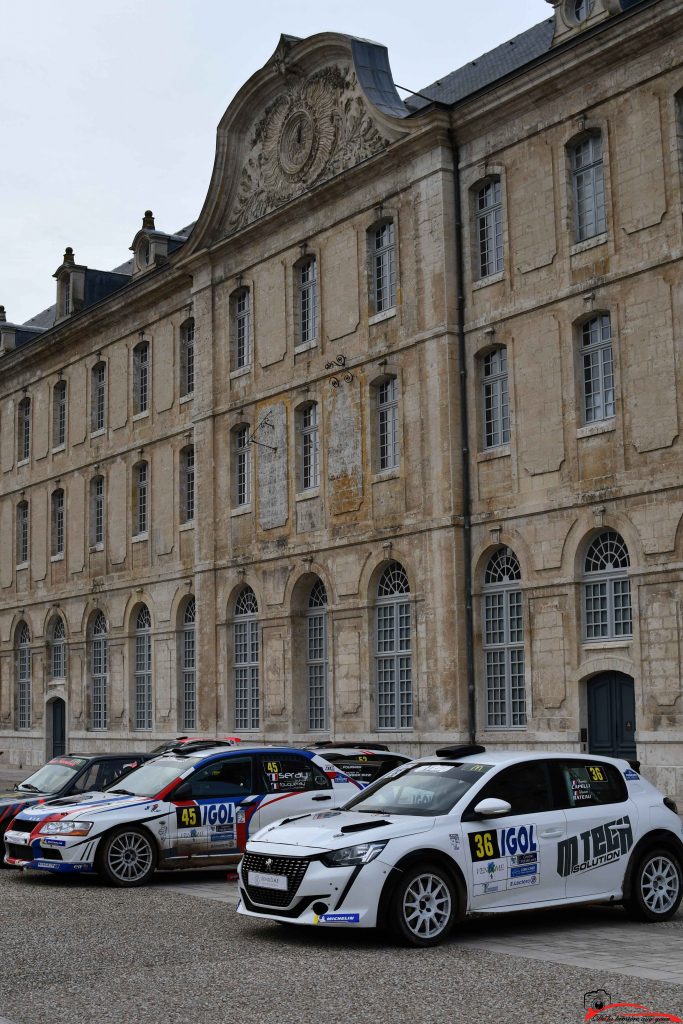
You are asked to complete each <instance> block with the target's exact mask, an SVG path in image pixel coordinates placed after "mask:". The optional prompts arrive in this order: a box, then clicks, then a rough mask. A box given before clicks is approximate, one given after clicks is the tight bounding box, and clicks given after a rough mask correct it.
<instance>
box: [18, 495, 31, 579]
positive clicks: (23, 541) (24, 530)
mask: <svg viewBox="0 0 683 1024" xmlns="http://www.w3.org/2000/svg"><path fill="white" fill-rule="evenodd" d="M28 522H29V518H28V502H27V501H20V502H19V504H18V505H17V563H18V564H19V565H23V564H24V563H25V562H28V555H29V550H28Z"/></svg>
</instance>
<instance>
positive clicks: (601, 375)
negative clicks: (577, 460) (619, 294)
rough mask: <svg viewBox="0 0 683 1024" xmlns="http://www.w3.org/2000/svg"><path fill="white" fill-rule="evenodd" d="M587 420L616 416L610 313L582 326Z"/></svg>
mask: <svg viewBox="0 0 683 1024" xmlns="http://www.w3.org/2000/svg"><path fill="white" fill-rule="evenodd" d="M581 349H582V360H583V411H584V422H585V423H596V422H598V421H599V420H606V419H611V418H612V417H613V416H614V411H615V404H614V362H613V358H612V327H611V322H610V317H609V314H608V313H603V314H601V315H600V316H595V317H593V318H592V319H591V320H587V321H586V323H585V324H584V325H583V327H582V329H581Z"/></svg>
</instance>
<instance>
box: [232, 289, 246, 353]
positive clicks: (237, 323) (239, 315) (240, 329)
mask: <svg viewBox="0 0 683 1024" xmlns="http://www.w3.org/2000/svg"><path fill="white" fill-rule="evenodd" d="M230 312H231V327H232V367H231V369H233V370H243V369H245V368H246V367H247V366H251V292H250V291H249V289H248V288H238V289H237V291H235V292H233V293H232V295H231V296H230Z"/></svg>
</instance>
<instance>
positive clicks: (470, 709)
mask: <svg viewBox="0 0 683 1024" xmlns="http://www.w3.org/2000/svg"><path fill="white" fill-rule="evenodd" d="M448 137H449V141H450V144H451V154H452V156H453V194H454V202H455V255H456V264H457V265H456V271H455V276H456V291H457V302H458V320H457V332H458V363H459V372H460V436H461V440H462V449H461V454H462V504H463V562H464V568H465V649H466V653H467V724H468V727H469V733H470V743H474V741H475V739H476V733H477V705H476V691H475V686H474V615H473V607H472V519H471V515H470V510H471V504H472V498H471V487H470V446H469V422H468V415H467V353H466V348H465V277H464V266H465V253H464V250H463V242H462V192H461V188H460V155H459V152H458V143H457V140H456V138H455V132H454V131H453V128H452V127H449V129H448Z"/></svg>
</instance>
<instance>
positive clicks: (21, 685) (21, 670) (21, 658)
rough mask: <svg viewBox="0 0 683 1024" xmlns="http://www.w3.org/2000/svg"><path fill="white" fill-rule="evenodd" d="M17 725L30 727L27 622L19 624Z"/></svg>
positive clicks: (29, 643)
mask: <svg viewBox="0 0 683 1024" xmlns="http://www.w3.org/2000/svg"><path fill="white" fill-rule="evenodd" d="M16 637H17V726H18V728H19V729H30V728H31V724H32V716H31V631H30V629H29V628H28V626H27V624H26V623H25V622H20V623H19V625H18V626H17V632H16Z"/></svg>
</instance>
